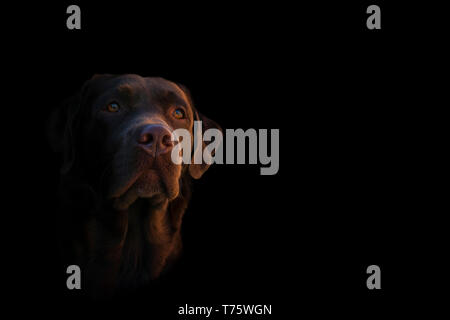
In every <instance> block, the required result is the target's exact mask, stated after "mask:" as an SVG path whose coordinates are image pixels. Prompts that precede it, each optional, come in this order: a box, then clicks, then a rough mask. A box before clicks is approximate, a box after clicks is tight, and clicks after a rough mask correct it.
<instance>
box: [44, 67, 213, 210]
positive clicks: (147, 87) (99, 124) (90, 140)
mask: <svg viewBox="0 0 450 320" xmlns="http://www.w3.org/2000/svg"><path fill="white" fill-rule="evenodd" d="M194 121H202V123H203V128H205V129H207V128H219V127H218V125H217V124H216V123H215V122H213V121H211V120H210V119H208V118H206V117H204V116H203V115H201V114H200V113H198V112H197V111H196V109H195V108H194V106H193V104H192V100H191V98H190V95H189V93H188V91H187V89H186V88H184V87H183V86H181V85H178V84H176V83H174V82H171V81H168V80H165V79H162V78H143V77H140V76H138V75H120V76H114V75H96V76H94V77H93V78H92V79H90V80H88V81H87V82H86V83H85V84H84V85H83V87H82V89H81V90H80V92H79V94H77V95H76V96H74V97H72V98H71V99H69V100H68V101H67V102H66V104H65V105H63V106H62V107H61V108H58V109H57V110H56V111H55V112H54V113H53V114H52V116H51V118H50V121H49V126H48V128H49V131H48V132H49V138H50V142H51V144H52V146H53V147H54V149H55V150H56V151H60V152H62V153H63V166H62V169H61V173H62V174H63V175H78V176H80V177H83V179H85V180H86V182H87V183H88V184H89V185H91V186H92V187H93V188H94V189H95V190H99V191H100V192H101V194H102V196H103V197H105V198H106V199H108V200H111V202H112V203H113V205H114V206H115V207H116V208H118V209H126V208H127V207H128V206H129V205H131V204H132V203H133V202H134V201H135V200H137V199H138V198H150V199H152V200H153V201H161V200H169V201H170V200H173V199H175V198H176V197H177V196H178V194H179V192H180V179H181V177H182V176H183V175H191V176H192V177H194V178H199V177H201V175H202V174H203V173H204V172H205V171H206V170H207V168H208V165H207V164H189V165H184V164H178V165H177V164H175V163H174V162H173V161H172V159H171V151H172V149H173V147H174V143H175V142H174V141H172V139H171V136H172V132H173V131H174V130H175V129H179V128H184V129H187V130H189V131H190V132H191V134H192V133H193V124H194ZM219 129H220V128H219ZM191 140H192V141H193V139H191Z"/></svg>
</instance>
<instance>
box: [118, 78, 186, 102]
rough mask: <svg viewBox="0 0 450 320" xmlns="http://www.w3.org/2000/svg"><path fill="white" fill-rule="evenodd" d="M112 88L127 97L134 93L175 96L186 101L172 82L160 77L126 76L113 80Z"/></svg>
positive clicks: (179, 89) (184, 95) (182, 92)
mask: <svg viewBox="0 0 450 320" xmlns="http://www.w3.org/2000/svg"><path fill="white" fill-rule="evenodd" d="M115 80H116V81H115V83H114V87H115V89H116V90H117V91H119V92H121V93H125V94H129V95H133V94H135V93H143V92H145V93H148V94H150V95H151V96H154V95H155V96H161V95H162V96H166V95H168V94H175V95H177V96H180V97H182V98H183V99H187V97H186V94H185V93H184V91H183V90H182V89H181V88H180V87H179V86H178V85H177V84H175V83H174V82H172V81H169V80H166V79H164V78H160V77H141V76H139V75H134V74H127V75H122V76H120V77H118V78H116V79H115Z"/></svg>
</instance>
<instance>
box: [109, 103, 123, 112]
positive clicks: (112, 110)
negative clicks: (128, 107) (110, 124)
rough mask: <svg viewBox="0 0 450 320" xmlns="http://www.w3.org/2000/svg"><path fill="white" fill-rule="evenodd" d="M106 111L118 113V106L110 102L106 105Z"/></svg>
mask: <svg viewBox="0 0 450 320" xmlns="http://www.w3.org/2000/svg"><path fill="white" fill-rule="evenodd" d="M107 109H108V111H109V112H117V111H119V109H120V106H119V104H118V103H116V102H112V103H110V104H108V107H107Z"/></svg>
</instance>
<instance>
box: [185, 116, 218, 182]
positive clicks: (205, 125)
mask: <svg viewBox="0 0 450 320" xmlns="http://www.w3.org/2000/svg"><path fill="white" fill-rule="evenodd" d="M193 110H194V121H201V123H202V127H201V130H195V129H194V133H193V134H194V139H198V140H200V139H201V141H202V143H201V144H199V145H197V147H196V149H195V150H193V153H192V157H194V155H195V154H196V153H197V152H198V153H200V154H201V155H202V163H200V164H196V163H194V159H192V162H191V164H190V165H189V173H190V174H191V176H192V177H193V178H194V179H200V178H201V177H202V175H203V174H204V173H205V172H206V170H208V168H209V166H210V164H208V163H205V162H204V159H203V150H205V147H206V146H207V145H209V144H210V143H211V141H208V142H205V141H204V140H203V139H202V137H203V134H204V132H205V131H206V130H208V129H218V130H220V131H221V132H222V128H221V127H220V126H219V125H218V124H217V123H216V122H215V121H213V120H211V119H209V118H207V117H205V116H204V115H203V114H201V113H200V112H198V111H197V110H195V109H194V108H193ZM196 131H197V132H196ZM196 135H201V136H200V137H196ZM198 140H197V141H198ZM220 143H221V142H220ZM200 148H201V150H200ZM212 155H213V156H214V152H213V153H212Z"/></svg>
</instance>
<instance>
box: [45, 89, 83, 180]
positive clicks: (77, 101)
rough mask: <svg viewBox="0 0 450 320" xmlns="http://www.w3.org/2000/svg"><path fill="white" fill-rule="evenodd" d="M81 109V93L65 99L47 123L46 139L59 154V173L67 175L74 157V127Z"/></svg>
mask: <svg viewBox="0 0 450 320" xmlns="http://www.w3.org/2000/svg"><path fill="white" fill-rule="evenodd" d="M80 108H81V93H77V94H75V95H74V96H72V97H70V98H68V99H66V100H65V101H64V102H63V103H62V104H61V105H60V106H59V107H58V108H56V109H54V110H53V111H52V113H51V114H50V117H49V119H48V121H47V126H46V131H47V139H48V141H49V143H50V147H51V148H52V149H53V151H55V152H57V153H61V154H62V157H63V165H62V167H61V173H62V174H67V173H68V172H69V171H70V169H71V168H72V166H73V164H74V162H75V157H76V151H75V149H76V146H75V144H76V141H75V136H74V135H75V132H74V131H75V130H76V129H75V126H76V119H77V116H78V114H79V111H80Z"/></svg>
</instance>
